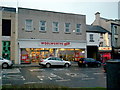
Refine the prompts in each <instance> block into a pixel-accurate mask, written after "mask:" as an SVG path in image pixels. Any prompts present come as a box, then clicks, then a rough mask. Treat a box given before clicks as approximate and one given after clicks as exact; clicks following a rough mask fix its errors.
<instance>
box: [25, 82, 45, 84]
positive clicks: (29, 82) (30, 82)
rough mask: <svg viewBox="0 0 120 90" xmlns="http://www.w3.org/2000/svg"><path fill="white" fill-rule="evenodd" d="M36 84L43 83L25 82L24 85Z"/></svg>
mask: <svg viewBox="0 0 120 90" xmlns="http://www.w3.org/2000/svg"><path fill="white" fill-rule="evenodd" d="M36 83H43V82H25V83H24V84H36Z"/></svg>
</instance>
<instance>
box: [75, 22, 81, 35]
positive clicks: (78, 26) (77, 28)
mask: <svg viewBox="0 0 120 90" xmlns="http://www.w3.org/2000/svg"><path fill="white" fill-rule="evenodd" d="M80 26H81V24H76V32H77V33H80V32H81V31H80Z"/></svg>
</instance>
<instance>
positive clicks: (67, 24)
mask: <svg viewBox="0 0 120 90" xmlns="http://www.w3.org/2000/svg"><path fill="white" fill-rule="evenodd" d="M65 32H70V23H65Z"/></svg>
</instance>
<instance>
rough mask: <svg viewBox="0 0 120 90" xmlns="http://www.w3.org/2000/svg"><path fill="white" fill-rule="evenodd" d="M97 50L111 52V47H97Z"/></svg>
mask: <svg viewBox="0 0 120 90" xmlns="http://www.w3.org/2000/svg"><path fill="white" fill-rule="evenodd" d="M99 50H112V48H111V47H99Z"/></svg>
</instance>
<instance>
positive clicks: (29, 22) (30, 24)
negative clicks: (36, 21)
mask: <svg viewBox="0 0 120 90" xmlns="http://www.w3.org/2000/svg"><path fill="white" fill-rule="evenodd" d="M25 30H26V31H32V30H33V22H32V20H31V19H27V20H26V21H25Z"/></svg>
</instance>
